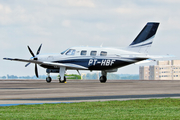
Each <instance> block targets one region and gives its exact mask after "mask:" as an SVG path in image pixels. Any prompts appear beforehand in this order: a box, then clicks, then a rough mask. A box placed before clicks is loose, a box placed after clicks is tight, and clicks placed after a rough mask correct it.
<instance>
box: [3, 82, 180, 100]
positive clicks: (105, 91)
mask: <svg viewBox="0 0 180 120" xmlns="http://www.w3.org/2000/svg"><path fill="white" fill-rule="evenodd" d="M167 97H173V98H180V81H172V80H169V81H162V80H159V81H157V80H151V81H150V80H108V81H107V82H106V83H100V82H99V80H67V83H58V80H53V81H52V82H51V83H46V81H45V80H0V104H23V103H59V102H65V103H69V102H84V101H106V100H130V99H149V98H167Z"/></svg>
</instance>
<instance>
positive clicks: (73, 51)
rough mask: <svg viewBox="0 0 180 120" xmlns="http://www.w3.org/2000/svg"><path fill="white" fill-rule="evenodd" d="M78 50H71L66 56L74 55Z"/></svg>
mask: <svg viewBox="0 0 180 120" xmlns="http://www.w3.org/2000/svg"><path fill="white" fill-rule="evenodd" d="M75 52H76V50H74V49H69V51H68V52H67V53H66V55H74V54H75Z"/></svg>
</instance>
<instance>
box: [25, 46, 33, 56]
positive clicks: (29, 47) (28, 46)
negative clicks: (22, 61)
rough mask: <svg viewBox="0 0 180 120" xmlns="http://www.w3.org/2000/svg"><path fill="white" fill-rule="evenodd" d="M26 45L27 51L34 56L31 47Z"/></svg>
mask: <svg viewBox="0 0 180 120" xmlns="http://www.w3.org/2000/svg"><path fill="white" fill-rule="evenodd" d="M27 47H28V50H29V52H30V53H31V55H32V56H33V57H35V55H34V53H33V52H32V50H31V48H30V47H29V46H27Z"/></svg>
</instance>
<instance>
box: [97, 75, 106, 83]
mask: <svg viewBox="0 0 180 120" xmlns="http://www.w3.org/2000/svg"><path fill="white" fill-rule="evenodd" d="M99 80H100V82H101V83H105V82H106V81H107V78H106V76H101V77H100V79H99Z"/></svg>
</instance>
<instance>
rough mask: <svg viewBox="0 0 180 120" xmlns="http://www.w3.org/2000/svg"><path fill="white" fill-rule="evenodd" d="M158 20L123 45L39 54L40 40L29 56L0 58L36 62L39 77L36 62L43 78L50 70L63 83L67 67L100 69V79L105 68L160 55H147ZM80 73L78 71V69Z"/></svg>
mask: <svg viewBox="0 0 180 120" xmlns="http://www.w3.org/2000/svg"><path fill="white" fill-rule="evenodd" d="M159 24H160V23H158V22H148V23H147V24H146V25H145V26H144V28H143V29H142V30H141V32H140V33H139V34H138V35H137V37H136V38H135V39H134V40H133V42H132V43H131V44H130V45H129V46H128V47H126V48H123V49H120V48H112V47H81V46H80V47H71V48H68V49H67V50H65V51H63V52H62V53H57V54H46V55H43V54H40V50H41V47H42V44H41V45H40V46H39V48H38V50H37V53H36V55H35V54H34V53H33V52H32V50H31V48H30V47H29V46H27V47H28V50H29V52H30V53H31V55H32V57H31V58H30V59H29V60H28V59H19V58H3V59H4V60H11V61H20V62H27V64H26V65H25V67H27V66H28V65H29V64H30V63H34V64H35V75H36V76H37V77H38V69H37V65H39V66H41V67H43V68H45V69H46V72H47V78H46V82H47V83H50V82H51V80H52V78H51V77H50V73H59V75H60V77H59V82H60V83H65V82H66V77H65V75H64V74H65V72H66V70H77V71H78V73H79V70H90V71H101V76H100V78H99V80H100V82H101V83H105V82H106V81H107V73H108V72H117V70H118V68H121V67H124V66H127V65H130V64H134V63H138V62H141V61H145V60H150V59H153V58H158V57H161V56H151V55H148V51H149V48H150V47H151V45H152V43H153V39H154V37H155V34H156V32H157V29H158V26H159ZM79 74H80V73H79Z"/></svg>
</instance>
